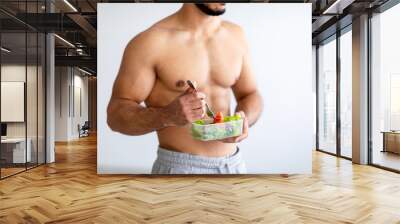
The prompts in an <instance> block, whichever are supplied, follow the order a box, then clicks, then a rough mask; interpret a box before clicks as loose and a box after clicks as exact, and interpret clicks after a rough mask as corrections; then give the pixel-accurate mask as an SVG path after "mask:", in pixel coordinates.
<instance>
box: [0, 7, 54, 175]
mask: <svg viewBox="0 0 400 224" xmlns="http://www.w3.org/2000/svg"><path fill="white" fill-rule="evenodd" d="M29 2H36V3H37V4H36V9H37V11H38V7H39V6H38V5H39V0H34V1H29ZM24 3H25V15H27V14H26V12H27V3H28V1H27V0H25V1H24ZM0 9H1V8H0ZM45 10H46V12H47V7H46V9H45ZM2 11H3V10H2ZM3 12H6V11H3ZM25 19H26V18H25ZM17 21H18V22H21V21H20V20H18V19H17ZM24 26H25V30H24V32H22V33H24V34H25V84H24V98H25V99H24V120H25V136H24V137H25V169H24V170H21V171H18V172H15V173H12V174H10V175H7V176H3V175H2V168H1V167H0V180H4V179H6V178H8V177H12V176H14V175H17V174H20V173H23V172H26V171H27V170H30V169H33V168H36V167H39V166H41V165H44V164H46V163H47V112H46V111H47V38H46V37H47V33H46V32H42V31H40V30H37V29H36V28H34V27H32V26H30V25H28V24H27V23H24ZM0 28H1V23H0ZM28 30H31V32H32V31H33V33H36V44H37V45H36V99H37V101H36V104H37V107H36V140H38V139H39V137H38V135H39V113H38V112H39V107H38V104H39V98H38V96H39V82H38V75H39V69H38V66H39V49H38V48H39V33H41V34H44V35H43V42H42V44H43V47H44V50H42V53H43V55H42V57H43V60H44V63H43V64H44V65H43V68H42V82H43V83H44V86H43V87H42V88H44V93H43V94H44V98H43V105H44V106H42V107H43V109H44V111H43V113H44V116H43V117H42V118H43V119H44V120H42V122H43V123H44V127H43V128H44V131H43V132H44V133H43V134H44V135H43V139H44V140H43V142H44V144H43V149H42V150H43V152H44V155H43V157H44V158H43V159H44V161H43V162H42V163H39V141H37V148H36V150H37V152H36V164H34V165H33V166H32V164H29V165H31V166H29V167H28V164H27V156H28V154H27V147H28V144H27V139H28V136H27V135H28V131H27V127H28V125H27V120H28V117H27V75H28V71H27V69H28V68H27V66H28ZM3 33H4V32H2V31H1V29H0V46H1V45H2V43H1V42H2V38H1V37H2V34H3ZM1 66H2V57H1V53H0V68H1ZM43 79H44V80H43ZM0 82H1V69H0ZM0 89H1V86H0ZM0 92H1V91H0ZM0 100H1V94H0ZM0 109H1V105H0ZM0 123H1V115H0ZM0 156H1V144H0Z"/></svg>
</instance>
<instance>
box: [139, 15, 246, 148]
mask: <svg viewBox="0 0 400 224" xmlns="http://www.w3.org/2000/svg"><path fill="white" fill-rule="evenodd" d="M174 25H175V24H174V18H173V17H172V18H166V19H165V20H163V21H161V22H159V23H157V24H155V25H154V26H153V27H152V28H150V29H149V30H148V31H147V32H153V33H154V35H158V36H159V37H160V38H162V40H161V41H162V42H166V43H167V44H164V45H163V47H162V48H160V49H159V51H158V60H157V63H156V65H155V72H156V80H155V83H154V86H153V88H152V90H151V92H150V94H149V96H148V97H147V99H146V100H145V103H146V105H147V106H148V107H162V106H166V105H167V104H169V103H170V102H171V101H172V100H174V99H175V98H176V97H177V96H178V95H180V94H182V92H184V91H185V90H186V89H187V88H188V86H187V84H186V80H192V81H195V82H196V83H197V88H198V89H199V91H201V92H203V93H205V94H206V96H207V98H206V101H207V103H208V104H209V105H210V107H211V108H212V109H213V110H214V111H215V112H217V111H221V112H223V114H224V115H229V114H230V113H231V111H230V106H231V105H230V102H231V95H232V89H231V88H232V86H233V85H235V83H236V82H237V79H238V78H239V76H240V72H241V68H242V60H243V46H242V44H241V43H242V42H241V41H240V40H238V39H237V38H235V36H236V35H234V33H233V32H234V31H233V30H231V26H232V25H231V24H228V23H226V22H221V23H220V24H219V25H218V26H216V28H215V29H214V30H213V31H212V34H210V35H201V34H200V35H197V34H195V33H193V32H190V31H187V30H180V29H175V28H174ZM157 135H158V139H159V144H160V146H161V147H164V148H167V149H169V150H174V151H179V152H186V153H191V154H197V155H205V156H222V155H227V154H230V153H232V152H233V151H234V150H235V148H236V144H235V143H223V142H221V141H208V142H203V141H198V140H194V139H193V138H192V137H191V133H190V124H188V125H185V126H174V127H167V128H164V129H160V130H158V131H157Z"/></svg>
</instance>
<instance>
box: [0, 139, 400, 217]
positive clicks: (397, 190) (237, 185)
mask: <svg viewBox="0 0 400 224" xmlns="http://www.w3.org/2000/svg"><path fill="white" fill-rule="evenodd" d="M399 199H400V175H399V174H396V173H391V172H388V171H384V170H381V169H378V168H374V167H370V166H360V165H354V164H352V163H351V162H350V161H348V160H344V159H338V158H335V157H333V156H330V155H326V154H323V153H320V152H314V153H313V174H312V175H289V176H281V175H249V176H236V177H229V176H223V177H212V176H211V177H210V176H189V177H181V176H179V177H176V176H169V177H151V176H134V175H97V174H96V138H95V137H93V136H92V137H89V138H83V139H81V140H79V141H74V142H70V143H68V144H66V143H58V144H57V147H56V163H54V164H50V165H46V166H41V167H38V168H35V169H32V170H29V171H27V172H25V173H22V174H18V175H16V176H13V177H10V178H7V179H5V180H2V181H0V202H1V203H0V223H374V224H375V223H398V224H399V223H400V212H399V211H400V200H399Z"/></svg>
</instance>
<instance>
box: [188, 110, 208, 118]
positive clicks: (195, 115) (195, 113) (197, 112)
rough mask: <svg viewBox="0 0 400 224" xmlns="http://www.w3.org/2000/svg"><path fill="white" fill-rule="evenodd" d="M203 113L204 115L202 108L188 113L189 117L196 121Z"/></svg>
mask: <svg viewBox="0 0 400 224" xmlns="http://www.w3.org/2000/svg"><path fill="white" fill-rule="evenodd" d="M204 115H205V112H204V110H201V109H198V110H193V111H192V113H191V114H190V117H191V118H192V121H196V120H199V119H201V118H203V117H204Z"/></svg>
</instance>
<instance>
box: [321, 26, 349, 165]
mask: <svg viewBox="0 0 400 224" xmlns="http://www.w3.org/2000/svg"><path fill="white" fill-rule="evenodd" d="M351 26H352V24H351V23H350V24H349V25H347V26H345V27H343V28H341V29H338V30H337V31H336V33H334V34H332V35H331V36H329V37H327V38H325V39H323V40H321V41H320V42H319V43H318V44H316V47H315V54H316V58H315V60H316V62H315V64H316V150H317V151H319V152H323V153H326V154H329V155H333V156H337V157H340V158H344V159H347V160H352V159H351V158H350V157H347V156H344V155H342V153H341V129H342V128H341V118H340V112H341V110H340V109H341V108H340V103H341V102H340V100H341V99H340V98H341V97H340V94H341V89H340V84H341V65H340V60H341V59H340V37H341V36H342V35H344V34H345V33H347V32H351V30H352V29H351V28H352V27H351ZM331 41H336V153H332V152H328V151H326V150H324V149H321V148H320V147H319V131H320V130H319V122H320V119H319V112H320V111H319V98H320V96H319V92H320V91H319V90H320V85H319V76H320V74H319V51H318V49H319V47H320V45H321V44H326V43H329V42H331Z"/></svg>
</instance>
